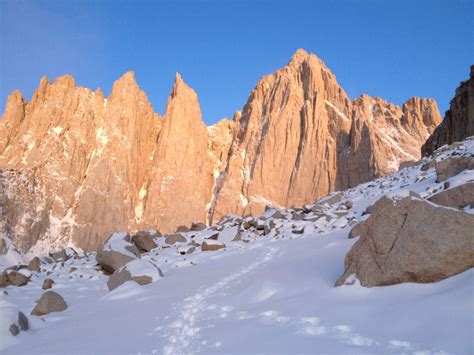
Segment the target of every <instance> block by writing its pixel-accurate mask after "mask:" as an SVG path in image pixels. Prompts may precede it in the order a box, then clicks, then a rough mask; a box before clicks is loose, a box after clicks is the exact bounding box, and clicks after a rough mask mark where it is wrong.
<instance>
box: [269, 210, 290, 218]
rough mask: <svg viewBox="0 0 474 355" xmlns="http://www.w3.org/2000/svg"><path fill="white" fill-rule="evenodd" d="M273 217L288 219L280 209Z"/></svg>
mask: <svg viewBox="0 0 474 355" xmlns="http://www.w3.org/2000/svg"><path fill="white" fill-rule="evenodd" d="M272 218H275V219H283V220H286V219H287V218H286V216H285V215H284V214H283V213H281V212H280V211H276V212H275V213H274V214H272Z"/></svg>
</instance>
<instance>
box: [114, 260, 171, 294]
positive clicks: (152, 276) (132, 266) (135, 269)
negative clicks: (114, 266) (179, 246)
mask: <svg viewBox="0 0 474 355" xmlns="http://www.w3.org/2000/svg"><path fill="white" fill-rule="evenodd" d="M160 277H163V273H162V272H161V270H160V268H158V266H156V265H155V264H152V263H150V262H148V261H144V260H133V261H131V262H129V263H128V264H127V265H125V266H123V267H121V268H120V269H118V270H116V271H115V272H114V273H113V274H112V275H110V277H109V280H108V281H107V287H108V288H109V291H112V290H113V289H115V288H117V287H119V286H120V285H122V284H123V283H125V282H127V281H135V282H136V283H137V284H139V285H146V284H149V283H151V282H154V281H156V280H158V279H159V278H160Z"/></svg>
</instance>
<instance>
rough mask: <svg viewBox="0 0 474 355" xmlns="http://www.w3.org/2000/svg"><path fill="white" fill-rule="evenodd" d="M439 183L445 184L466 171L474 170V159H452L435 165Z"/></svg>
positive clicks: (466, 157)
mask: <svg viewBox="0 0 474 355" xmlns="http://www.w3.org/2000/svg"><path fill="white" fill-rule="evenodd" d="M435 168H436V175H437V182H443V181H445V180H447V179H449V178H450V177H452V176H456V175H458V174H459V173H460V172H462V171H464V170H472V169H474V157H471V156H461V157H450V158H447V159H444V160H441V161H436V163H435Z"/></svg>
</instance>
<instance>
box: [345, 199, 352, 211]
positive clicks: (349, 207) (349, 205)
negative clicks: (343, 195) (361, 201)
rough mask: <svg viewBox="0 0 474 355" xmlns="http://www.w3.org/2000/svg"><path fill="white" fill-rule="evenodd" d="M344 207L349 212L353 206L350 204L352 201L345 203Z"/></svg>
mask: <svg viewBox="0 0 474 355" xmlns="http://www.w3.org/2000/svg"><path fill="white" fill-rule="evenodd" d="M344 206H346V208H347V209H348V210H350V209H351V208H352V206H354V204H353V203H352V201H345V202H344Z"/></svg>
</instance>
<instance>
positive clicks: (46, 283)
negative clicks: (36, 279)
mask: <svg viewBox="0 0 474 355" xmlns="http://www.w3.org/2000/svg"><path fill="white" fill-rule="evenodd" d="M53 284H54V281H53V280H51V279H45V280H44V281H43V290H48V289H50V288H51V287H53Z"/></svg>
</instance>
